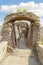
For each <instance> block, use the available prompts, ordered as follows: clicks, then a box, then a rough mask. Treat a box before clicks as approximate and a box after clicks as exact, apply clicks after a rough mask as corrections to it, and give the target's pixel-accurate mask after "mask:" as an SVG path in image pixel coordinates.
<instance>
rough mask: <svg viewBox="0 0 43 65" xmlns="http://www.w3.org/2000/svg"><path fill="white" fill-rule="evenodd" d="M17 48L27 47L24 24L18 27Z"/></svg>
mask: <svg viewBox="0 0 43 65" xmlns="http://www.w3.org/2000/svg"><path fill="white" fill-rule="evenodd" d="M20 30H21V32H20ZM17 48H18V49H28V41H27V27H25V26H22V27H20V29H19V38H18V39H17Z"/></svg>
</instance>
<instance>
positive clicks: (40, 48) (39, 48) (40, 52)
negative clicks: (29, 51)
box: [37, 44, 43, 65]
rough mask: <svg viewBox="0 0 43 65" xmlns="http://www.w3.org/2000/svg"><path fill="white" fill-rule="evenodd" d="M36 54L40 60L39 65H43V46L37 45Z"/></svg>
mask: <svg viewBox="0 0 43 65" xmlns="http://www.w3.org/2000/svg"><path fill="white" fill-rule="evenodd" d="M37 53H38V56H39V60H40V62H41V64H42V65H43V45H41V44H39V45H38V46H37Z"/></svg>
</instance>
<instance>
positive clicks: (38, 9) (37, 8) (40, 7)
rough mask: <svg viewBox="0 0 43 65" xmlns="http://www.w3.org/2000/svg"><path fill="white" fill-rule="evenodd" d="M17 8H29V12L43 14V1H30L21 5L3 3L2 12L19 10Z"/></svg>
mask: <svg viewBox="0 0 43 65" xmlns="http://www.w3.org/2000/svg"><path fill="white" fill-rule="evenodd" d="M17 8H18V9H20V10H21V11H23V9H27V11H29V12H33V13H35V14H37V15H38V16H43V3H38V4H37V3H35V2H33V1H30V2H28V3H20V4H19V5H9V6H8V5H2V6H1V12H3V11H5V12H17Z"/></svg>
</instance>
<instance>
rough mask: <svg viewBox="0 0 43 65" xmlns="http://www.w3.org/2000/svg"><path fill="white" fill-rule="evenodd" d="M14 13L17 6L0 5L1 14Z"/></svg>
mask: <svg viewBox="0 0 43 65" xmlns="http://www.w3.org/2000/svg"><path fill="white" fill-rule="evenodd" d="M3 11H4V12H16V11H17V5H10V6H8V5H2V6H1V12H3Z"/></svg>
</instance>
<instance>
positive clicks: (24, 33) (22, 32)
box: [13, 20, 31, 49]
mask: <svg viewBox="0 0 43 65" xmlns="http://www.w3.org/2000/svg"><path fill="white" fill-rule="evenodd" d="M13 24H14V27H13V31H14V35H13V37H14V38H15V39H14V40H15V42H14V41H13V43H14V44H15V47H17V48H20V49H27V48H29V38H30V32H31V27H30V24H31V23H30V21H27V20H20V21H15V22H14V23H13Z"/></svg>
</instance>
